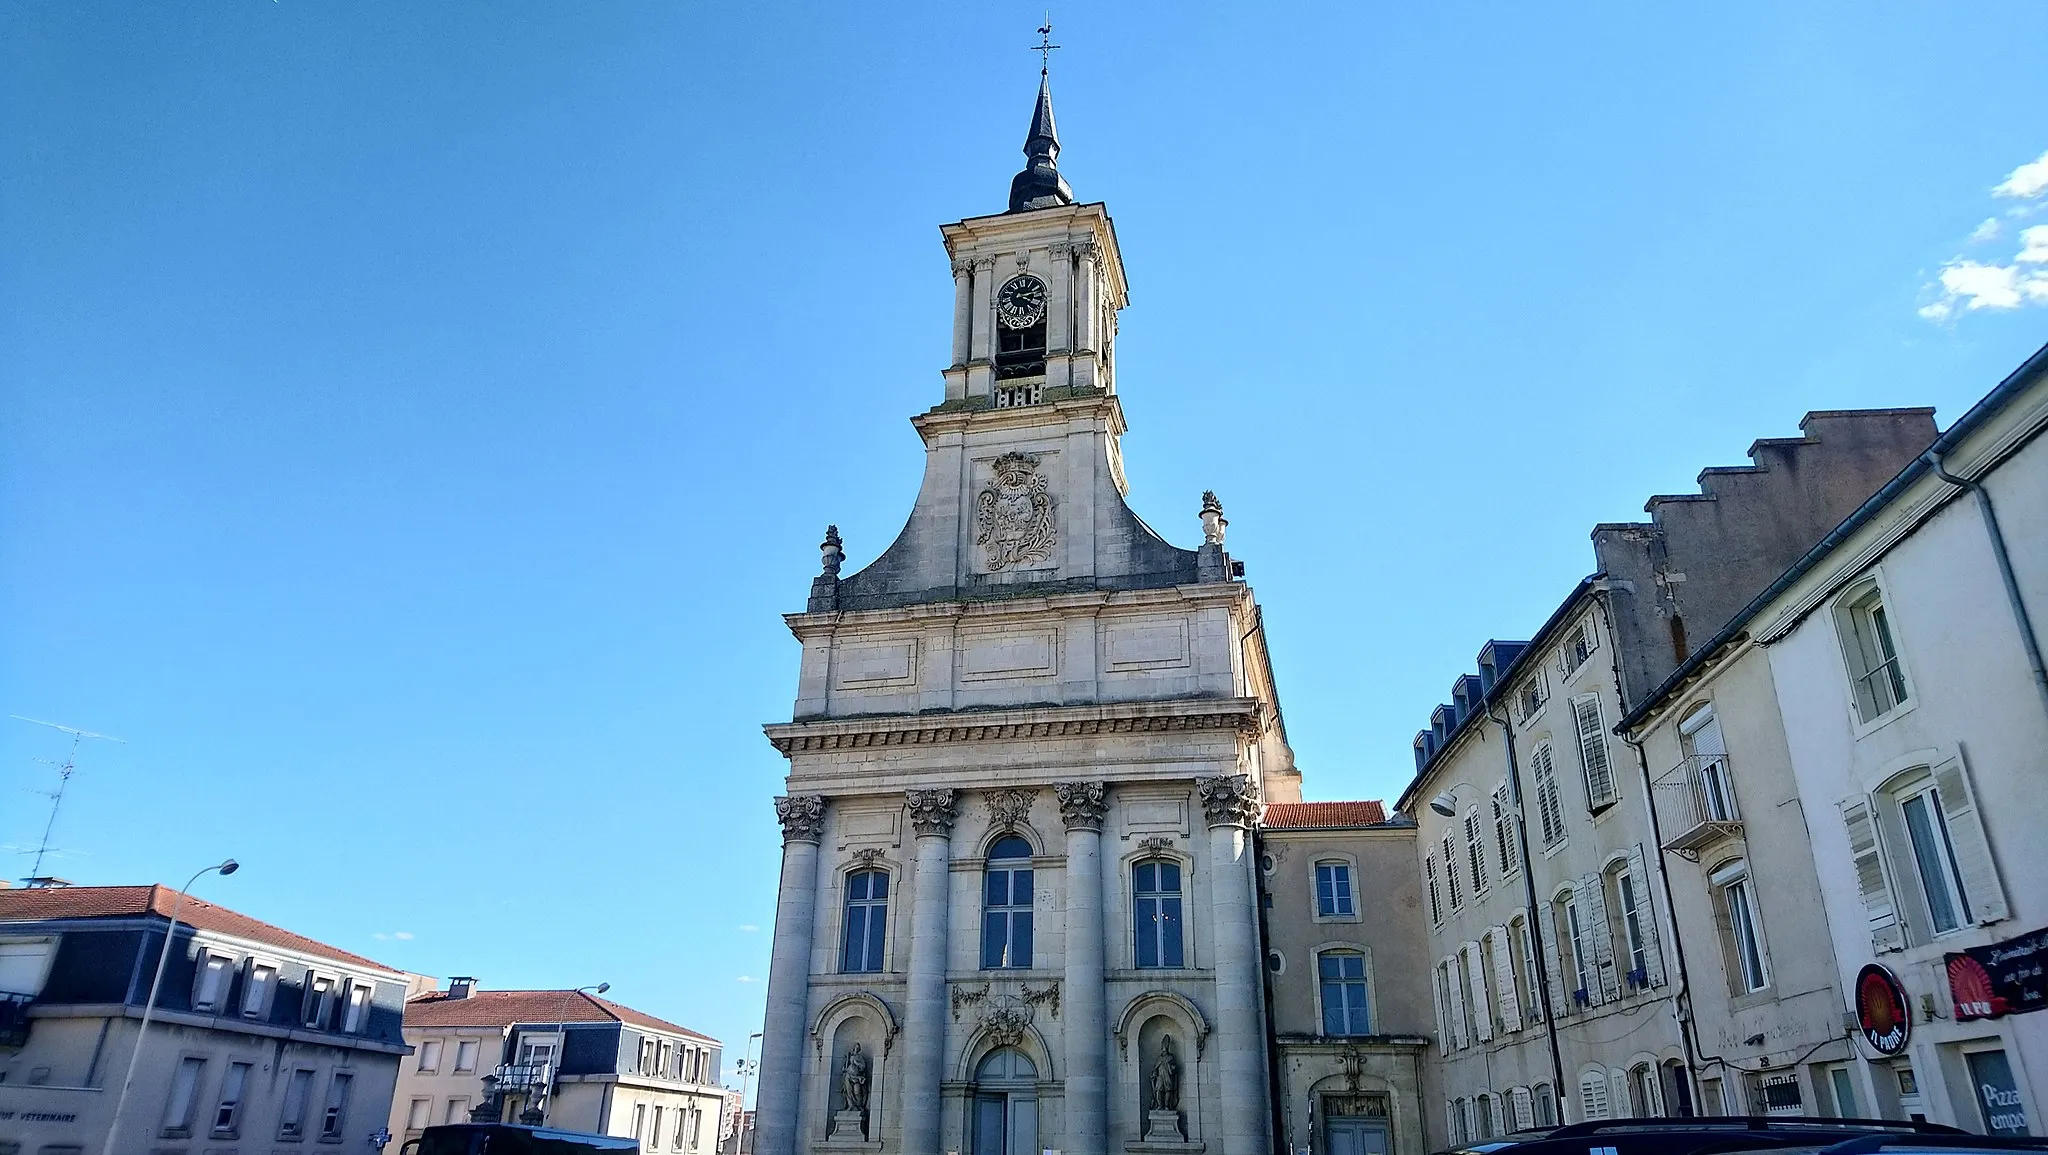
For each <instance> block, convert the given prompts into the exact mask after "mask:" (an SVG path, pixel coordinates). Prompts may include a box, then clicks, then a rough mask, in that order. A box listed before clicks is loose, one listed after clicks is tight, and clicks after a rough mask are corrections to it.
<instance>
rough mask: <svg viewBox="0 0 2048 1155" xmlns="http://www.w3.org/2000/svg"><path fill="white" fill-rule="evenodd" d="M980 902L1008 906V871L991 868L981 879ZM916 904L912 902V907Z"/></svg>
mask: <svg viewBox="0 0 2048 1155" xmlns="http://www.w3.org/2000/svg"><path fill="white" fill-rule="evenodd" d="M981 904H982V905H983V906H1008V905H1009V904H1010V872H1009V871H1007V870H991V871H989V872H988V874H987V875H986V876H984V877H983V878H982V881H981ZM916 905H917V904H916V903H912V904H911V906H912V907H913V908H914V907H915V906H916Z"/></svg>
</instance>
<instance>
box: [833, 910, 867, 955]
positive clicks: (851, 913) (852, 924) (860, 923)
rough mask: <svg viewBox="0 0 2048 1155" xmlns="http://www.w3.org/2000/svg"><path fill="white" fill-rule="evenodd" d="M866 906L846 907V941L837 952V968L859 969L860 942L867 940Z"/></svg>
mask: <svg viewBox="0 0 2048 1155" xmlns="http://www.w3.org/2000/svg"><path fill="white" fill-rule="evenodd" d="M867 928H868V908H867V907H865V906H849V907H847V908H846V942H845V944H844V946H843V947H842V948H841V950H840V952H839V969H841V970H849V971H850V970H860V969H861V964H860V960H861V958H862V954H863V952H862V949H861V948H862V944H864V943H865V942H866V941H867Z"/></svg>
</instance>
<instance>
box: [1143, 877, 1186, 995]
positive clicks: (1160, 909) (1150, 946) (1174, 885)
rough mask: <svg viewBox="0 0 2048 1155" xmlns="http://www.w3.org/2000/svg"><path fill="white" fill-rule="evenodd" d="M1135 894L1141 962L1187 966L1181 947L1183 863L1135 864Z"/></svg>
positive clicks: (1152, 964)
mask: <svg viewBox="0 0 2048 1155" xmlns="http://www.w3.org/2000/svg"><path fill="white" fill-rule="evenodd" d="M1131 895H1132V898H1133V902H1132V904H1131V921H1132V924H1133V927H1132V929H1133V934H1134V936H1135V938H1136V945H1137V962H1138V965H1139V966H1140V967H1144V968H1157V967H1167V968H1178V967H1181V966H1183V965H1185V962H1184V956H1183V953H1182V950H1181V915H1180V863H1178V862H1171V861H1167V860H1165V859H1152V860H1149V861H1146V862H1140V863H1138V864H1137V865H1135V866H1133V867H1131Z"/></svg>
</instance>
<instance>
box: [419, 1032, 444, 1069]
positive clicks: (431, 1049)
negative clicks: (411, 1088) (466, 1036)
mask: <svg viewBox="0 0 2048 1155" xmlns="http://www.w3.org/2000/svg"><path fill="white" fill-rule="evenodd" d="M419 1069H420V1071H421V1073H423V1074H428V1075H431V1074H433V1073H434V1072H436V1071H438V1070H440V1069H441V1040H439V1039H427V1040H425V1041H424V1042H422V1043H420V1066H419Z"/></svg>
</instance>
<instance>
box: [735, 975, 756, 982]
mask: <svg viewBox="0 0 2048 1155" xmlns="http://www.w3.org/2000/svg"><path fill="white" fill-rule="evenodd" d="M739 981H741V982H743V983H757V982H760V981H761V980H760V979H757V978H755V977H754V976H753V975H741V976H740V980H739Z"/></svg>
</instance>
